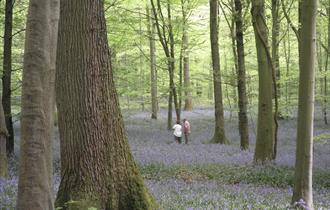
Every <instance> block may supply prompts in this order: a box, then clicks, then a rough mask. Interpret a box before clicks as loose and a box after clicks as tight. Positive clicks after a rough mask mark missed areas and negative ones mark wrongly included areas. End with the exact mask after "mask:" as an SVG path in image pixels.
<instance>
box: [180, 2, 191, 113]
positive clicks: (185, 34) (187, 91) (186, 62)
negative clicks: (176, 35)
mask: <svg viewBox="0 0 330 210" xmlns="http://www.w3.org/2000/svg"><path fill="white" fill-rule="evenodd" d="M181 8H182V18H183V26H182V27H183V32H182V33H183V34H182V43H183V52H182V54H183V81H184V82H183V83H184V96H185V100H184V110H186V111H191V110H192V109H193V104H192V94H191V88H190V67H189V38H188V17H187V9H186V8H187V7H186V5H185V2H184V1H183V0H181Z"/></svg>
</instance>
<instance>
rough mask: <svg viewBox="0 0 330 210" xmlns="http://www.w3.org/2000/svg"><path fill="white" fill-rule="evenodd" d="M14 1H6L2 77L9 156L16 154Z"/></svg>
mask: <svg viewBox="0 0 330 210" xmlns="http://www.w3.org/2000/svg"><path fill="white" fill-rule="evenodd" d="M13 7H14V2H13V0H6V10H5V30H4V31H5V32H4V36H3V37H4V38H3V76H2V104H3V110H4V113H5V121H6V126H7V130H8V134H9V135H7V143H6V145H7V146H6V147H7V154H8V155H12V154H13V153H14V129H13V120H12V113H11V71H12V65H11V55H12V51H11V48H12V28H13Z"/></svg>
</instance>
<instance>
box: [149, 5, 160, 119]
mask: <svg viewBox="0 0 330 210" xmlns="http://www.w3.org/2000/svg"><path fill="white" fill-rule="evenodd" d="M151 14H153V13H152V11H151V13H150V9H149V6H148V5H147V19H148V25H147V26H148V38H149V49H150V83H151V84H150V89H151V90H150V92H151V119H157V112H158V99H157V63H156V41H155V21H154V20H153V19H154V18H153V16H151Z"/></svg>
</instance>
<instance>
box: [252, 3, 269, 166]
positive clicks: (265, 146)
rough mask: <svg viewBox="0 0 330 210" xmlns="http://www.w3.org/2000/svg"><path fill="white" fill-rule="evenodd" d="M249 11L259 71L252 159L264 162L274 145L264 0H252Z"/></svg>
mask: <svg viewBox="0 0 330 210" xmlns="http://www.w3.org/2000/svg"><path fill="white" fill-rule="evenodd" d="M251 13H252V23H253V28H254V34H255V40H256V48H257V59H258V72H259V102H258V123H257V140H256V148H255V153H254V161H255V162H257V163H258V162H260V163H264V162H267V161H271V160H272V159H273V146H274V119H273V107H272V93H273V84H272V69H271V68H272V66H271V65H272V64H271V60H270V59H271V58H270V55H267V53H268V52H267V50H268V49H269V47H268V42H267V40H268V31H267V26H266V21H265V16H264V0H253V1H252V10H251Z"/></svg>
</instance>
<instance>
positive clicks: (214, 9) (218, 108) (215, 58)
mask: <svg viewBox="0 0 330 210" xmlns="http://www.w3.org/2000/svg"><path fill="white" fill-rule="evenodd" d="M218 15H219V7H218V1H217V0H210V39H211V53H212V67H213V86H214V107H215V130H214V136H213V138H212V140H211V143H221V144H226V143H228V140H227V138H226V135H225V123H224V113H223V102H222V88H221V74H220V58H219V43H218V40H219V38H218V31H219V20H218V18H219V17H218Z"/></svg>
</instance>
